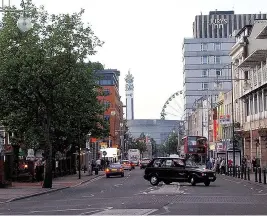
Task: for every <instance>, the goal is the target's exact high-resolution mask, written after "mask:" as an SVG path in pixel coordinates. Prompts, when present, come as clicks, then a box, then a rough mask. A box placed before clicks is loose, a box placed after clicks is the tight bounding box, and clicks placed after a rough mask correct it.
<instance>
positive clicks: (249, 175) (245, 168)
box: [245, 167, 250, 181]
mask: <svg viewBox="0 0 267 216" xmlns="http://www.w3.org/2000/svg"><path fill="white" fill-rule="evenodd" d="M245 169H246V168H245ZM248 180H249V181H250V169H249V167H248Z"/></svg>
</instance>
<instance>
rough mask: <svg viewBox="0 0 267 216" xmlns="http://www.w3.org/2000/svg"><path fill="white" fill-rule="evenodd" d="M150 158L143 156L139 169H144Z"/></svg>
mask: <svg viewBox="0 0 267 216" xmlns="http://www.w3.org/2000/svg"><path fill="white" fill-rule="evenodd" d="M150 161H151V160H150V159H149V158H143V159H142V160H141V161H140V169H144V168H146V166H147V164H149V162H150Z"/></svg>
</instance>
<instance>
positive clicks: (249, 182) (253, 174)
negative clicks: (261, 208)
mask: <svg viewBox="0 0 267 216" xmlns="http://www.w3.org/2000/svg"><path fill="white" fill-rule="evenodd" d="M222 177H223V178H226V179H229V180H231V179H232V178H234V179H235V181H243V182H244V183H247V184H254V185H257V186H261V187H265V188H267V184H264V179H263V174H262V176H261V183H260V182H259V174H258V175H257V182H256V181H255V173H250V178H249V180H248V176H247V177H246V180H245V179H244V178H243V179H241V176H240V178H238V177H233V176H227V175H223V176H222Z"/></svg>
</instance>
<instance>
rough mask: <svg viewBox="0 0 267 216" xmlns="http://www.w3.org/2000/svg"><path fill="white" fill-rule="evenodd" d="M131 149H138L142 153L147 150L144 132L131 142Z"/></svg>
mask: <svg viewBox="0 0 267 216" xmlns="http://www.w3.org/2000/svg"><path fill="white" fill-rule="evenodd" d="M129 149H138V150H139V151H140V153H141V155H142V154H143V153H144V152H145V151H147V146H146V136H145V135H144V133H141V134H140V137H138V138H137V139H133V140H132V141H131V143H130V144H129Z"/></svg>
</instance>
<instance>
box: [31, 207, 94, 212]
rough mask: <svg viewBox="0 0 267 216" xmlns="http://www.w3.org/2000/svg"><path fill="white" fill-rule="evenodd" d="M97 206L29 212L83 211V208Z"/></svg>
mask: <svg viewBox="0 0 267 216" xmlns="http://www.w3.org/2000/svg"><path fill="white" fill-rule="evenodd" d="M93 209H99V208H84V209H78V208H77V209H48V210H46V211H30V213H42V212H65V211H83V210H93Z"/></svg>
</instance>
